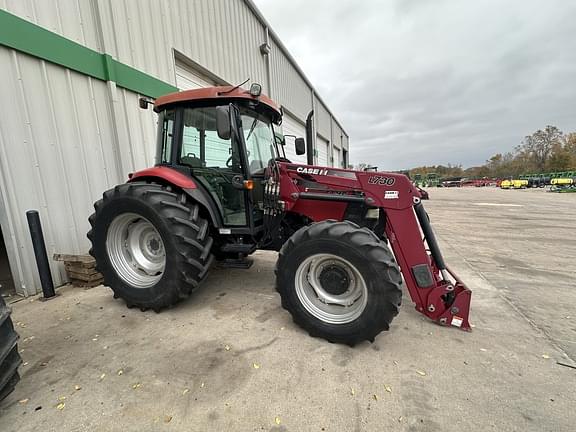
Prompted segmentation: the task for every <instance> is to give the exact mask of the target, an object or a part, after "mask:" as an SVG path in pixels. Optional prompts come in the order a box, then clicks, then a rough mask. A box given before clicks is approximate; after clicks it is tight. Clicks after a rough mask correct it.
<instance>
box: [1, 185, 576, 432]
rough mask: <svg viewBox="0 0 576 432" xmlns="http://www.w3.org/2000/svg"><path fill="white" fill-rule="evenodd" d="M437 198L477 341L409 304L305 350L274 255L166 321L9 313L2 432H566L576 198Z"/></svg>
mask: <svg viewBox="0 0 576 432" xmlns="http://www.w3.org/2000/svg"><path fill="white" fill-rule="evenodd" d="M430 193H431V200H430V201H429V202H426V203H425V205H426V207H427V208H428V209H429V212H430V215H431V218H432V222H433V224H434V226H435V228H436V232H437V234H438V237H439V241H440V243H441V246H442V248H443V251H444V254H445V257H446V260H447V262H448V263H449V265H450V266H451V267H452V269H453V270H455V271H456V272H457V273H458V274H459V276H460V277H461V278H462V279H463V280H464V281H465V282H466V283H467V284H468V285H469V286H470V288H471V289H472V290H473V297H472V315H471V320H472V322H473V324H474V325H475V328H474V330H473V332H471V333H465V332H462V331H459V330H457V329H455V328H442V327H439V326H437V325H435V324H434V323H432V322H430V321H428V320H427V319H425V318H424V317H422V316H421V315H419V314H418V313H416V311H415V310H414V309H413V305H412V303H411V301H410V298H409V296H408V295H407V293H405V296H404V301H403V306H402V310H401V313H400V315H399V316H398V317H397V318H396V319H395V321H394V323H393V325H392V328H391V331H390V332H387V333H383V334H381V335H380V336H379V337H378V338H377V339H376V341H375V343H373V344H370V343H364V344H361V345H359V346H357V347H355V348H349V347H345V346H340V345H333V344H330V343H327V342H326V341H324V340H321V339H314V338H311V337H309V336H308V335H307V334H305V333H304V332H303V331H302V330H301V329H299V328H298V327H296V326H295V325H294V324H293V323H292V320H291V318H290V316H289V314H288V313H287V312H285V311H284V310H282V309H281V307H280V299H279V297H278V295H277V294H276V293H275V291H274V273H273V268H274V262H275V259H276V255H275V254H274V253H269V252H259V253H257V254H256V255H255V265H254V266H253V267H252V268H251V269H250V270H247V271H243V270H216V271H213V272H212V274H211V275H210V276H209V279H208V281H207V283H206V284H205V285H204V286H203V287H202V288H201V289H200V290H199V291H198V292H197V293H195V294H194V295H193V296H192V297H191V298H190V299H189V300H188V301H186V302H184V303H182V304H180V305H178V306H177V307H176V308H173V309H171V310H168V311H164V312H162V313H160V314H156V313H154V312H151V311H147V312H140V311H139V310H137V309H127V308H126V307H125V305H124V303H123V302H122V301H120V300H114V299H113V298H112V295H111V291H110V290H109V289H107V288H105V287H98V288H94V289H91V290H82V289H78V288H72V287H66V288H63V289H61V290H60V293H61V296H60V297H58V298H57V299H55V300H52V301H49V302H45V303H41V302H39V301H36V300H33V299H32V300H30V299H26V300H23V301H21V302H18V303H15V304H14V305H13V308H14V312H13V317H14V320H15V321H16V322H18V331H19V332H20V334H21V336H22V340H21V343H20V347H21V349H22V350H23V352H22V357H23V359H24V361H25V362H26V363H27V364H26V365H25V366H23V367H22V370H21V373H22V381H21V382H20V384H19V386H18V387H17V389H16V391H15V392H14V393H13V394H12V395H10V396H9V397H8V399H6V400H5V401H4V402H2V403H1V404H0V430H1V431H2V432H9V431H19V432H25V431H40V430H43V431H122V432H128V431H139V432H140V431H157V430H159V431H163V430H166V431H170V430H171V431H221V430H231V431H262V430H266V431H269V430H270V431H382V430H389V431H486V430H494V431H538V432H541V431H573V430H574V425H575V424H576V412H575V411H574V407H575V406H576V391H575V383H576V370H575V369H570V368H567V367H563V366H560V365H558V364H557V363H556V361H557V360H560V361H563V362H570V361H572V360H573V359H574V358H575V356H576V335H575V330H576V307H575V306H576V287H575V283H574V277H573V275H574V270H575V258H576V250H575V242H574V233H575V232H576V218H574V217H573V213H574V210H575V209H576V194H573V195H556V194H549V193H545V192H543V191H540V190H538V191H501V190H497V189H475V188H470V189H431V190H430ZM502 204H503V205H502ZM511 204H512V205H511ZM560 250H561V251H562V252H560ZM26 399H27V401H26V402H24V401H25V400H26ZM19 401H22V402H19ZM59 408H61V409H59Z"/></svg>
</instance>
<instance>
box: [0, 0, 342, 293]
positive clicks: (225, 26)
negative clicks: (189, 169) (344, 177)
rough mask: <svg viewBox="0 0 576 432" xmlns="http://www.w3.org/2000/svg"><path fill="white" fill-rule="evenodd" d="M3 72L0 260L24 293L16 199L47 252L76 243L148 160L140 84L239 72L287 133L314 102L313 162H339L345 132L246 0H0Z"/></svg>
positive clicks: (148, 131) (59, 273)
mask: <svg viewBox="0 0 576 432" xmlns="http://www.w3.org/2000/svg"><path fill="white" fill-rule="evenodd" d="M0 71H1V75H0V101H1V102H2V103H0V170H1V172H0V227H1V231H2V235H0V238H2V237H3V240H4V244H5V246H3V244H2V243H1V242H0V261H1V260H2V254H3V253H4V256H6V255H7V257H8V261H9V269H10V271H11V275H12V281H13V284H14V286H15V290H16V292H17V293H18V294H21V295H31V294H35V293H36V292H37V291H38V290H39V283H38V278H37V272H36V269H35V262H34V254H33V249H32V244H31V242H30V240H29V234H28V228H27V225H26V217H25V212H26V210H29V209H37V210H39V212H40V215H41V219H42V223H43V226H44V234H45V238H46V246H47V249H48V254H49V255H51V254H52V253H55V252H61V253H75V254H76V253H86V252H87V249H88V247H89V243H88V240H87V239H86V232H87V230H88V229H89V224H88V221H87V218H88V216H89V215H90V214H91V212H92V204H93V202H94V201H95V200H96V199H98V198H99V197H100V196H101V194H102V192H103V191H104V190H106V189H108V188H110V187H111V186H112V185H114V184H117V183H120V182H123V181H125V180H126V179H127V174H128V173H130V172H133V171H135V170H138V169H141V168H143V167H146V166H151V165H153V164H154V160H153V158H154V154H155V151H154V147H155V136H156V134H155V128H156V118H155V114H154V113H153V112H152V111H151V110H141V109H139V108H138V98H139V97H140V96H141V95H144V96H149V97H156V96H159V95H161V94H164V93H168V92H171V91H176V90H177V89H189V88H196V87H201V86H208V85H213V84H232V83H234V84H237V83H240V82H242V81H244V80H245V79H246V78H248V77H250V78H251V80H252V82H258V83H261V84H262V86H263V88H264V91H265V92H266V93H267V94H268V95H270V96H271V97H272V98H273V99H275V100H276V101H277V102H278V103H280V104H281V105H282V106H283V108H284V112H285V117H284V123H283V128H284V133H285V134H286V135H288V134H291V135H296V136H302V137H304V136H305V129H304V121H305V120H304V119H305V118H306V115H307V114H308V112H309V111H310V110H311V109H314V112H315V116H314V126H315V132H316V133H315V134H314V135H315V151H314V154H315V160H316V162H317V163H318V164H319V165H327V166H346V164H347V161H348V157H347V152H348V135H347V134H346V132H345V131H344V129H343V128H342V126H341V125H340V124H339V123H338V121H337V120H336V119H335V118H334V116H333V115H332V114H331V112H330V110H329V109H328V108H327V107H326V105H325V104H324V102H323V101H322V100H321V98H320V97H319V96H318V95H317V93H316V92H315V90H314V88H313V87H312V85H311V83H310V82H309V81H308V80H307V78H306V77H305V75H304V74H303V72H302V71H301V70H300V68H299V67H298V65H297V64H296V63H295V61H294V59H293V58H292V57H291V56H290V54H289V53H288V51H287V50H286V48H285V47H284V46H283V45H282V43H281V42H280V40H279V39H278V37H277V36H276V35H275V34H274V32H273V31H272V30H271V29H270V27H269V25H268V23H267V22H266V20H265V19H264V18H263V16H262V15H261V14H260V12H259V11H258V10H257V8H256V7H255V6H254V4H253V3H252V1H250V0H188V1H169V0H77V1H61V0H60V1H57V0H52V1H47V0H29V1H21V0H0ZM286 150H287V155H288V157H289V158H290V159H292V160H294V161H298V160H299V161H302V162H304V161H305V158H304V157H302V156H296V155H295V154H294V150H293V145H287V146H286ZM51 266H52V275H53V278H54V281H55V283H56V284H57V285H58V284H62V283H64V282H66V275H65V272H64V269H63V268H62V267H61V266H60V265H58V264H57V263H51ZM1 276H2V272H0V277H1ZM0 283H2V281H0Z"/></svg>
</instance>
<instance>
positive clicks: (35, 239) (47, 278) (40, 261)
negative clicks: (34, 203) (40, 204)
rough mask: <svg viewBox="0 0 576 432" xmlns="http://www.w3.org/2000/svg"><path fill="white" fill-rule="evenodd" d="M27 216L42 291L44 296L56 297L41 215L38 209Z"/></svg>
mask: <svg viewBox="0 0 576 432" xmlns="http://www.w3.org/2000/svg"><path fill="white" fill-rule="evenodd" d="M26 218H27V219H28V228H29V229H30V237H31V238H32V246H34V256H35V257H36V265H37V266H38V274H39V275H40V284H41V285H42V292H43V293H44V298H45V299H48V298H51V297H54V296H55V295H56V292H55V291H54V282H53V281H52V274H51V273H50V265H49V264H48V255H47V254H46V243H44V234H43V233H42V224H41V223H40V216H39V215H38V212H37V211H36V210H28V211H27V212H26Z"/></svg>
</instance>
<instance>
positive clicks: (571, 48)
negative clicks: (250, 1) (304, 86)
mask: <svg viewBox="0 0 576 432" xmlns="http://www.w3.org/2000/svg"><path fill="white" fill-rule="evenodd" d="M255 2H256V4H257V5H258V7H259V8H260V10H261V11H262V13H263V14H264V16H265V17H266V18H267V20H268V21H269V22H270V24H271V26H272V28H273V29H274V30H275V32H276V33H277V34H278V35H279V37H280V39H281V40H282V41H283V42H284V44H285V45H286V46H287V47H288V49H289V50H290V52H291V53H292V55H293V56H294V57H295V58H296V60H297V61H298V63H299V64H300V66H301V67H302V69H303V70H304V72H305V73H306V75H307V76H308V78H309V79H310V81H312V83H313V84H314V86H315V87H316V89H317V90H318V92H319V93H320V95H321V96H322V98H323V99H324V100H325V101H326V103H327V104H328V105H329V107H330V109H331V110H332V111H333V112H334V114H335V115H336V117H337V118H338V119H339V120H340V121H341V123H342V125H343V126H344V128H345V129H346V131H347V132H348V134H349V135H350V142H351V144H350V155H351V162H352V163H358V162H371V163H372V164H374V165H377V166H378V167H380V168H382V169H395V170H396V169H403V168H410V167H414V166H419V165H425V164H426V165H431V164H440V163H443V164H447V163H452V164H462V165H464V166H465V167H466V166H472V165H478V164H482V163H483V162H484V161H485V160H486V159H487V158H488V157H490V156H491V155H492V154H494V153H497V152H503V151H508V150H511V149H512V148H513V147H514V146H515V145H516V144H518V143H520V141H521V140H522V137H523V136H525V135H527V134H530V133H531V132H533V131H535V130H536V129H538V128H542V127H544V126H545V125H547V124H553V125H557V126H558V127H559V128H560V129H561V130H564V131H565V132H566V131H576V1H574V0H505V1H503V0H475V1H463V0H337V1H336V0H290V1H287V0H285V1H279V0H255Z"/></svg>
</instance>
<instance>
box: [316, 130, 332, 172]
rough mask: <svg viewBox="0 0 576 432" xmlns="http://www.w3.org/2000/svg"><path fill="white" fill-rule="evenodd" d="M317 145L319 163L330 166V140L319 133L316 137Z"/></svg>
mask: <svg viewBox="0 0 576 432" xmlns="http://www.w3.org/2000/svg"><path fill="white" fill-rule="evenodd" d="M316 146H317V150H318V165H320V166H328V165H329V164H328V140H326V139H324V138H322V137H321V136H320V135H318V136H317V138H316Z"/></svg>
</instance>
